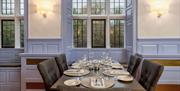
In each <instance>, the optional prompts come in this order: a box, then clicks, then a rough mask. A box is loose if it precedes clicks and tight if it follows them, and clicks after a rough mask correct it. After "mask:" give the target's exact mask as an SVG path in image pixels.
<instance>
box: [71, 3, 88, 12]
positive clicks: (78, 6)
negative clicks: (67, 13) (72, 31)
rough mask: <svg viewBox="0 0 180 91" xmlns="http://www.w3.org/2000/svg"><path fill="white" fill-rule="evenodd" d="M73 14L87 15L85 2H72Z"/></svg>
mask: <svg viewBox="0 0 180 91" xmlns="http://www.w3.org/2000/svg"><path fill="white" fill-rule="evenodd" d="M72 1H73V14H87V0H72Z"/></svg>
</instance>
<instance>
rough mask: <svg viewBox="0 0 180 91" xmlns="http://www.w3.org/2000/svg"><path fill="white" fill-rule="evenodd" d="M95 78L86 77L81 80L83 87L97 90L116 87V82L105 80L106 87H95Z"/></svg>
mask: <svg viewBox="0 0 180 91" xmlns="http://www.w3.org/2000/svg"><path fill="white" fill-rule="evenodd" d="M92 78H95V77H85V78H82V79H81V85H83V86H85V87H88V88H95V89H105V88H110V87H112V86H113V85H114V83H115V81H114V80H112V79H104V86H93V85H92V83H91V81H92V80H91V79H92Z"/></svg>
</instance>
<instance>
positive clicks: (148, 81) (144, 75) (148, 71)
mask: <svg viewBox="0 0 180 91" xmlns="http://www.w3.org/2000/svg"><path fill="white" fill-rule="evenodd" d="M163 69H164V67H163V66H162V65H160V64H157V63H153V62H151V61H147V60H144V62H143V64H142V70H141V76H140V79H139V83H140V84H141V85H142V86H143V87H144V88H145V89H146V90H147V91H155V87H156V85H157V82H158V80H159V78H160V76H161V74H162V72H163Z"/></svg>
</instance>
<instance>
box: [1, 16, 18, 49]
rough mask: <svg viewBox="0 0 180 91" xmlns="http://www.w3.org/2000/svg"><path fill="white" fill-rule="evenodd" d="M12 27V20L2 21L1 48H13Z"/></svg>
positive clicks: (13, 29) (13, 30)
mask: <svg viewBox="0 0 180 91" xmlns="http://www.w3.org/2000/svg"><path fill="white" fill-rule="evenodd" d="M14 25H15V24H14V21H13V20H2V39H1V40H2V48H14V44H15V40H14V39H15V36H14V35H15V34H14V32H15V28H14Z"/></svg>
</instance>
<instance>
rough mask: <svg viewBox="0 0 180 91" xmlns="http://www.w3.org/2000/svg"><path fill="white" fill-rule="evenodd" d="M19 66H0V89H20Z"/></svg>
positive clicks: (18, 90)
mask: <svg viewBox="0 0 180 91" xmlns="http://www.w3.org/2000/svg"><path fill="white" fill-rule="evenodd" d="M20 72H21V69H20V67H0V91H20V90H21V88H20V78H21V75H20V74H21V73H20Z"/></svg>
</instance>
